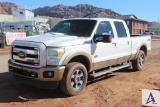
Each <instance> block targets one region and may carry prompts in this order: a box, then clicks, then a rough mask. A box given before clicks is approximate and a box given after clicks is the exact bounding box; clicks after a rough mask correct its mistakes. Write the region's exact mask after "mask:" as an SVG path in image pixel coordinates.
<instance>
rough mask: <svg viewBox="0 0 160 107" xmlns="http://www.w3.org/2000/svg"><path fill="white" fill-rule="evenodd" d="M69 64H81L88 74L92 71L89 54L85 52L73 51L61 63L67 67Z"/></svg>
mask: <svg viewBox="0 0 160 107" xmlns="http://www.w3.org/2000/svg"><path fill="white" fill-rule="evenodd" d="M71 62H79V63H82V64H83V65H84V66H85V67H86V69H87V71H88V72H90V71H91V70H92V59H91V56H90V55H89V53H87V52H85V51H74V52H71V53H70V54H69V55H68V56H67V57H66V58H65V60H64V61H63V63H62V64H63V65H67V64H68V63H71Z"/></svg>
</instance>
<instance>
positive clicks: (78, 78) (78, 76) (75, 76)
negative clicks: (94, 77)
mask: <svg viewBox="0 0 160 107" xmlns="http://www.w3.org/2000/svg"><path fill="white" fill-rule="evenodd" d="M83 83H84V73H83V72H82V71H81V70H80V69H76V70H75V71H74V72H73V73H72V76H71V87H72V88H73V89H80V88H81V87H82V85H83Z"/></svg>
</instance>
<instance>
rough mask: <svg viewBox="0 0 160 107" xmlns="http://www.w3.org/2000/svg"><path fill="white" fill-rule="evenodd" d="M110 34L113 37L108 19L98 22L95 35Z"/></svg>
mask: <svg viewBox="0 0 160 107" xmlns="http://www.w3.org/2000/svg"><path fill="white" fill-rule="evenodd" d="M108 33H109V34H110V35H111V36H112V38H114V34H113V30H112V27H111V24H110V23H109V22H108V21H102V22H100V23H99V25H98V28H97V31H96V34H97V35H105V34H108Z"/></svg>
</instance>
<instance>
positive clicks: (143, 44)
mask: <svg viewBox="0 0 160 107" xmlns="http://www.w3.org/2000/svg"><path fill="white" fill-rule="evenodd" d="M142 46H145V47H146V50H147V44H146V43H142V44H141V45H140V46H139V47H138V49H137V53H136V56H135V58H134V59H136V58H137V57H138V52H139V50H140V48H141V47H142ZM146 55H147V53H146Z"/></svg>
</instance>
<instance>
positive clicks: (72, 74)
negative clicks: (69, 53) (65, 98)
mask: <svg viewBox="0 0 160 107" xmlns="http://www.w3.org/2000/svg"><path fill="white" fill-rule="evenodd" d="M86 83H87V70H86V68H85V66H84V65H83V64H81V63H78V62H72V63H69V64H68V65H67V66H66V69H65V71H64V74H63V78H62V80H61V82H60V89H61V91H62V92H63V93H65V94H67V95H69V96H74V95H77V94H80V93H81V92H82V91H83V90H84V89H85V87H86Z"/></svg>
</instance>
